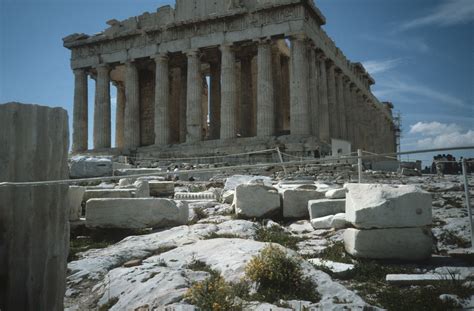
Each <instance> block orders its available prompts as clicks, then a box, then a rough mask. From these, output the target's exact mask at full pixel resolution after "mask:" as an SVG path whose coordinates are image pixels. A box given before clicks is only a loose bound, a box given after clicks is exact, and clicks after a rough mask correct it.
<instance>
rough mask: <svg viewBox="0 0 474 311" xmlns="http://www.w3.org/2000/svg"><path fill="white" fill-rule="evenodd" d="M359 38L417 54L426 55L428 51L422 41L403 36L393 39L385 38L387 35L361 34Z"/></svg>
mask: <svg viewBox="0 0 474 311" xmlns="http://www.w3.org/2000/svg"><path fill="white" fill-rule="evenodd" d="M360 38H361V39H363V40H366V41H369V42H375V43H377V44H384V45H387V46H390V47H392V48H396V49H399V50H407V51H410V52H413V51H416V52H419V53H427V52H429V51H430V47H429V46H428V44H426V42H425V41H424V39H423V38H418V37H413V38H412V37H407V36H405V37H404V38H403V39H400V38H394V37H387V34H384V35H379V36H373V35H369V34H362V35H360Z"/></svg>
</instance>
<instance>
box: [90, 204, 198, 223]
mask: <svg viewBox="0 0 474 311" xmlns="http://www.w3.org/2000/svg"><path fill="white" fill-rule="evenodd" d="M188 215H189V208H188V205H187V203H184V202H181V201H173V200H168V199H158V198H138V199H91V200H89V201H87V205H86V225H87V226H88V227H91V228H122V229H143V228H163V227H172V226H178V225H184V224H186V223H187V222H188Z"/></svg>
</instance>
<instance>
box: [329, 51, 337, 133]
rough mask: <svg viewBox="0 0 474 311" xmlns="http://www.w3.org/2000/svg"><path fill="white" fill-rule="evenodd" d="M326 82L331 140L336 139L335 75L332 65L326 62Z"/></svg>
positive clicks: (330, 62)
mask: <svg viewBox="0 0 474 311" xmlns="http://www.w3.org/2000/svg"><path fill="white" fill-rule="evenodd" d="M327 78H328V79H327V81H328V109H329V132H330V137H331V138H338V137H339V131H338V127H339V124H338V121H337V120H338V119H337V91H336V74H335V67H334V63H333V62H332V61H331V60H328V61H327Z"/></svg>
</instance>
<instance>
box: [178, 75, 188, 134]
mask: <svg viewBox="0 0 474 311" xmlns="http://www.w3.org/2000/svg"><path fill="white" fill-rule="evenodd" d="M179 71H180V76H181V79H180V84H179V85H180V87H181V89H180V90H181V91H180V96H179V142H180V143H184V142H186V131H187V124H186V123H187V105H188V103H187V95H188V94H187V90H188V72H187V69H186V66H183V67H181V68H180V69H179Z"/></svg>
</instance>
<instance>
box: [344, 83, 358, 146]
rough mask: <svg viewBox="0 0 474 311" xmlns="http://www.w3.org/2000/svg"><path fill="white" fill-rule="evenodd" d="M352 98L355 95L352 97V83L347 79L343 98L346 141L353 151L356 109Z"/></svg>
mask: <svg viewBox="0 0 474 311" xmlns="http://www.w3.org/2000/svg"><path fill="white" fill-rule="evenodd" d="M354 96H355V95H354V89H353V83H352V82H351V81H350V80H349V79H348V80H347V84H346V93H345V98H346V99H347V100H346V103H348V105H347V106H346V121H347V139H348V140H349V141H350V142H351V145H352V147H353V150H355V147H356V141H355V136H354V132H355V128H356V126H357V118H356V116H355V113H356V108H355V104H354Z"/></svg>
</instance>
